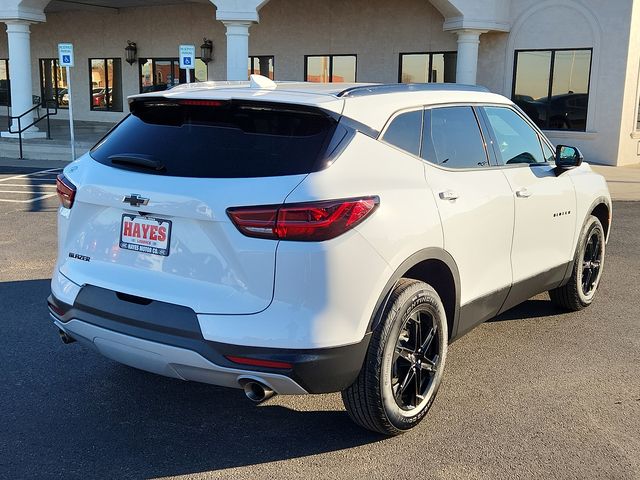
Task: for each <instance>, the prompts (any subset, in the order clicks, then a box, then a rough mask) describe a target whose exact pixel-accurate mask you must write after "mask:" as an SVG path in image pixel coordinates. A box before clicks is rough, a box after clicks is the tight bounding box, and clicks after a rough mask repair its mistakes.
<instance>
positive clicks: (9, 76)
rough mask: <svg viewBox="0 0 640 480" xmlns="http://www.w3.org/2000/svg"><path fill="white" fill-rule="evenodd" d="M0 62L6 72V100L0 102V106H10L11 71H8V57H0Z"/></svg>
mask: <svg viewBox="0 0 640 480" xmlns="http://www.w3.org/2000/svg"><path fill="white" fill-rule="evenodd" d="M0 62H4V66H5V71H6V72H7V102H6V103H3V102H0V106H3V107H10V106H11V73H10V72H9V59H8V58H0Z"/></svg>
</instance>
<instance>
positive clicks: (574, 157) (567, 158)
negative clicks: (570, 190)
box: [556, 145, 584, 169]
mask: <svg viewBox="0 0 640 480" xmlns="http://www.w3.org/2000/svg"><path fill="white" fill-rule="evenodd" d="M582 160H584V157H583V156H582V153H580V150H578V148H577V147H569V146H567V145H558V146H557V147H556V167H558V168H563V169H566V168H574V167H579V166H580V165H581V164H582Z"/></svg>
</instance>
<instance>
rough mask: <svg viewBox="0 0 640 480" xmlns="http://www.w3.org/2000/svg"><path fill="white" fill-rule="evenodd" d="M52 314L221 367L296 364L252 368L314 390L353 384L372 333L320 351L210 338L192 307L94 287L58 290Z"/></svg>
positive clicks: (332, 389)
mask: <svg viewBox="0 0 640 480" xmlns="http://www.w3.org/2000/svg"><path fill="white" fill-rule="evenodd" d="M48 303H49V309H50V311H51V313H52V314H53V315H54V316H55V317H56V318H57V319H58V320H59V321H60V322H62V323H66V322H68V321H70V320H72V319H77V320H81V321H83V322H86V323H90V324H92V325H95V326H97V327H101V328H106V329H108V330H112V331H114V332H118V333H122V334H124V335H128V336H132V337H137V338H140V339H143V340H149V341H152V342H156V343H162V344H165V345H171V346H175V347H179V348H184V349H188V350H192V351H194V352H197V353H198V354H200V355H202V356H203V357H204V358H206V359H207V360H209V361H210V362H212V363H215V364H216V365H219V366H224V367H229V368H236V369H247V370H249V369H248V368H247V367H246V366H243V365H239V364H237V363H233V362H231V361H230V360H228V359H227V358H226V357H227V356H237V357H244V358H250V359H257V360H271V361H276V362H285V363H290V364H292V365H293V368H291V369H280V368H278V369H274V368H265V367H259V366H255V367H254V366H252V367H250V371H252V372H261V371H262V372H269V373H278V374H280V375H284V376H288V377H289V378H291V379H292V380H294V381H295V382H296V383H298V384H299V385H300V386H301V387H302V388H304V389H305V390H306V391H307V392H309V393H330V392H337V391H340V390H344V389H345V388H347V387H348V386H349V385H351V384H352V383H353V382H354V381H355V379H356V377H357V376H358V374H359V373H360V369H361V368H362V364H363V362H364V357H365V355H366V352H367V348H368V346H369V340H370V338H371V334H370V333H369V334H367V335H366V336H365V337H364V338H363V339H362V340H361V341H360V342H358V343H356V344H353V345H347V346H342V347H334V348H320V349H308V350H307V349H305V350H302V349H282V348H263V347H247V346H243V345H231V344H226V343H219V342H211V341H208V340H205V339H204V338H203V336H202V332H201V331H200V324H199V323H198V317H197V315H196V313H195V312H194V311H193V310H192V309H190V308H188V307H183V306H179V305H174V304H170V303H165V302H160V301H157V300H149V299H140V298H138V297H136V298H132V297H131V296H129V295H122V294H119V293H117V292H113V291H111V290H107V289H104V288H100V287H95V286H92V285H86V286H84V287H82V288H81V289H80V292H79V293H78V296H77V297H76V300H75V302H74V304H73V305H67V304H65V303H64V302H61V301H60V300H58V299H57V298H55V296H53V294H52V295H51V296H50V297H49V299H48Z"/></svg>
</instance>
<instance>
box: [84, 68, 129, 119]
mask: <svg viewBox="0 0 640 480" xmlns="http://www.w3.org/2000/svg"><path fill="white" fill-rule="evenodd" d="M89 74H90V76H91V99H90V101H91V110H100V111H106V112H121V111H122V62H121V61H120V59H119V58H90V59H89Z"/></svg>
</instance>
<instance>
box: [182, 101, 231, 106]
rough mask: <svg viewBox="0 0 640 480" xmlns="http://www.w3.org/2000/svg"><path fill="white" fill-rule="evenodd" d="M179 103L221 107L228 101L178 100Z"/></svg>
mask: <svg viewBox="0 0 640 480" xmlns="http://www.w3.org/2000/svg"><path fill="white" fill-rule="evenodd" d="M178 103H179V104H180V105H194V106H196V107H221V106H223V105H226V104H227V103H228V102H223V101H221V100H179V101H178Z"/></svg>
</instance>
